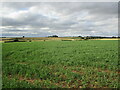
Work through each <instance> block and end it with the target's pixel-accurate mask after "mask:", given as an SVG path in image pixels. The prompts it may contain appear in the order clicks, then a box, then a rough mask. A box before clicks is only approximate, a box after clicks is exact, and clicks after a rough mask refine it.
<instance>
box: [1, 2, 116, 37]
mask: <svg viewBox="0 0 120 90" xmlns="http://www.w3.org/2000/svg"><path fill="white" fill-rule="evenodd" d="M1 17H2V26H0V28H1V29H2V35H3V36H12V37H13V36H23V35H24V36H26V37H46V36H50V35H58V36H117V35H118V3H117V2H96V3H95V2H94V3H93V2H88V3H87V2H86V3H81V2H69V3H68V2H59V3H58V2H50V3H49V2H45V3H42V2H41V3H39V2H35V3H34V2H30V3H28V2H26V3H25V2H8V3H3V4H2V10H0V18H1Z"/></svg>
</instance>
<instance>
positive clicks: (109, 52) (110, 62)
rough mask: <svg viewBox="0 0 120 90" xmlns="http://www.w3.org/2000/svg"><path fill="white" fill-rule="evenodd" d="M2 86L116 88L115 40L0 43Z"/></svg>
mask: <svg viewBox="0 0 120 90" xmlns="http://www.w3.org/2000/svg"><path fill="white" fill-rule="evenodd" d="M2 48H3V51H2V59H3V60H2V61H3V65H2V67H3V71H2V72H3V88H56V87H60V88H118V78H119V77H118V76H119V75H120V72H119V70H118V41H117V40H105V41H104V40H88V41H85V40H84V41H46V42H13V43H2Z"/></svg>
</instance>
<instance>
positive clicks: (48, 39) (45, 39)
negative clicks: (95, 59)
mask: <svg viewBox="0 0 120 90" xmlns="http://www.w3.org/2000/svg"><path fill="white" fill-rule="evenodd" d="M19 39H20V40H25V41H29V40H31V41H61V40H71V41H79V40H84V39H81V38H80V37H25V38H22V37H21V38H19ZM11 40H14V38H0V42H5V41H11ZM88 40H119V39H118V38H102V39H88Z"/></svg>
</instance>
